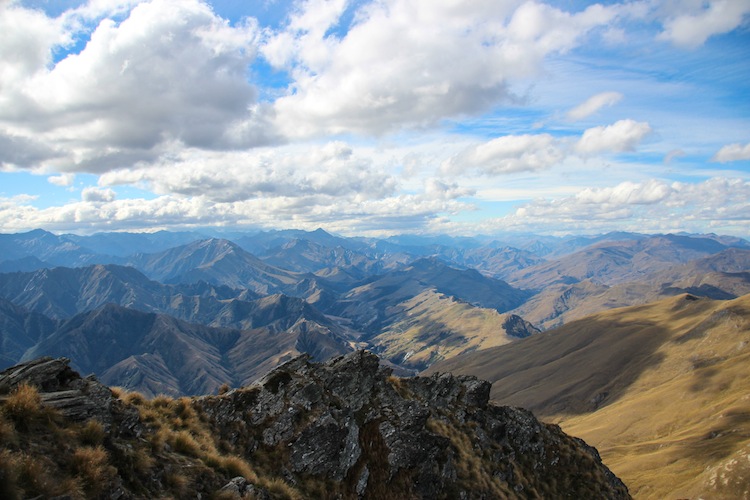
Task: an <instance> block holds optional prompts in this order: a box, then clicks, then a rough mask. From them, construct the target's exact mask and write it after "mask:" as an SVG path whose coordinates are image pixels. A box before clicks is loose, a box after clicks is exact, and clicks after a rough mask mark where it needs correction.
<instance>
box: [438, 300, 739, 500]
mask: <svg viewBox="0 0 750 500" xmlns="http://www.w3.org/2000/svg"><path fill="white" fill-rule="evenodd" d="M749 363H750V295H745V296H743V297H740V298H738V299H734V300H730V301H712V300H709V299H698V298H696V297H694V296H691V295H680V296H678V297H673V298H669V299H665V300H662V301H659V302H656V303H652V304H647V305H643V306H636V307H629V308H625V309H616V310H612V311H606V312H602V313H598V314H595V315H592V316H589V317H586V318H583V319H581V320H578V321H573V322H571V323H568V324H566V325H564V326H562V327H560V328H558V329H555V330H552V331H549V332H545V333H542V334H539V335H535V336H533V337H531V338H529V339H526V340H525V341H524V342H519V343H515V344H509V345H507V346H502V347H498V348H492V349H487V350H485V351H481V352H477V353H471V354H468V355H463V356H459V357H456V358H453V359H450V360H447V361H444V362H442V363H439V364H436V365H434V366H432V367H431V368H430V369H429V370H428V372H434V371H450V372H453V373H464V374H473V375H476V376H479V377H483V378H486V379H488V380H491V381H492V382H493V392H492V398H493V400H495V401H501V402H503V403H507V404H515V405H523V406H525V407H529V408H531V409H533V410H534V412H535V413H536V414H537V415H539V416H540V417H542V418H545V419H549V420H554V421H557V422H559V423H560V425H562V427H563V428H564V429H566V430H567V431H568V432H572V433H577V434H578V435H580V436H582V437H583V438H584V439H586V440H587V441H589V442H591V443H593V444H595V445H596V446H597V447H598V448H599V449H600V451H601V452H602V456H603V457H604V458H605V460H606V461H607V463H609V464H610V466H611V467H612V468H613V470H614V471H616V472H617V473H618V474H619V475H620V476H621V477H623V478H625V480H626V481H628V484H629V485H630V486H631V489H632V490H633V492H634V494H635V495H636V496H638V497H642V498H665V497H674V498H678V497H693V496H702V497H709V498H740V497H742V495H744V492H745V491H748V488H750V479H748V478H750V466H748V465H747V464H748V463H750V400H748V398H747V394H748V393H750V379H748V377H747V367H748V366H749Z"/></svg>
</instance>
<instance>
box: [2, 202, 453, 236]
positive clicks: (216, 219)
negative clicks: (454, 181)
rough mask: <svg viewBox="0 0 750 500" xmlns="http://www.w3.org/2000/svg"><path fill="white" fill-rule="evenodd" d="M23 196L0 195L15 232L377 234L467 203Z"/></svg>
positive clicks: (422, 222) (408, 227) (415, 226)
mask: <svg viewBox="0 0 750 500" xmlns="http://www.w3.org/2000/svg"><path fill="white" fill-rule="evenodd" d="M29 201H30V200H28V199H26V198H14V199H7V198H6V199H2V198H0V227H3V228H4V230H6V231H16V232H17V231H24V230H28V229H32V228H38V227H45V228H48V229H49V230H53V231H70V230H75V231H77V232H94V231H102V230H114V229H118V230H123V229H129V230H153V229H164V228H174V227H181V228H186V227H205V226H213V227H221V226H231V227H233V228H235V229H238V228H279V227H294V228H300V229H308V230H312V229H316V228H318V227H323V228H325V229H328V230H330V231H333V232H337V233H341V234H352V235H355V234H356V235H362V234H372V235H378V234H393V233H397V232H401V231H413V230H422V229H424V228H425V227H426V226H427V224H428V223H429V221H430V220H432V219H433V218H435V217H436V214H438V213H457V212H460V211H462V210H465V209H466V208H467V207H466V205H464V204H461V203H459V202H457V201H455V200H439V199H431V198H430V197H428V196H425V195H423V194H417V195H399V196H394V197H390V198H386V199H382V200H357V199H344V198H331V197H326V196H309V197H300V198H288V197H283V196H279V197H273V198H265V199H252V200H245V201H238V202H219V203H216V202H212V201H210V200H207V199H206V198H204V197H201V196H193V197H182V196H161V197H158V198H155V199H151V200H145V199H123V200H109V201H107V200H98V199H97V200H83V201H80V202H75V203H69V204H66V205H62V206H57V207H50V208H45V209H38V208H36V207H34V206H32V205H31V204H30V203H29Z"/></svg>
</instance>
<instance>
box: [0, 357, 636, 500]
mask: <svg viewBox="0 0 750 500" xmlns="http://www.w3.org/2000/svg"><path fill="white" fill-rule="evenodd" d="M23 382H27V383H30V384H32V385H34V386H36V387H38V388H39V391H40V393H41V400H42V404H44V405H48V406H51V407H54V408H56V409H57V411H58V412H59V413H60V414H61V415H62V417H60V418H62V419H63V420H64V421H70V422H71V425H74V424H75V425H80V423H81V422H85V421H87V420H92V419H93V420H97V421H99V422H100V423H101V424H103V425H102V427H103V428H104V429H105V432H106V437H105V438H104V440H103V446H104V447H105V448H106V449H107V450H108V451H109V453H110V456H115V457H116V456H119V455H118V453H119V454H122V452H121V450H122V449H123V448H125V449H127V448H128V447H130V448H131V449H137V447H138V446H139V443H143V442H146V441H148V440H149V433H150V432H153V429H154V428H155V427H154V424H153V422H151V423H149V422H148V421H147V419H144V417H143V415H142V414H141V413H139V410H138V408H136V406H134V405H132V404H129V403H126V402H123V401H121V400H120V399H118V398H116V397H115V396H114V395H113V394H112V393H111V392H110V391H109V390H108V389H107V388H106V387H105V386H103V385H101V384H100V383H99V382H97V381H96V380H95V379H94V378H92V377H88V378H85V379H82V378H81V377H80V376H79V375H78V374H77V373H75V372H74V371H73V370H71V369H70V368H69V367H68V360H66V359H64V358H62V359H50V358H44V359H40V360H35V361H32V362H29V363H25V364H23V365H18V366H15V367H12V368H9V369H7V370H5V371H3V372H2V373H0V394H3V393H4V394H10V393H11V392H12V391H13V389H14V388H15V387H17V386H18V385H19V384H21V383H23ZM489 392H490V384H489V383H488V382H485V381H481V380H478V379H476V378H474V377H468V376H452V375H449V374H439V375H433V376H432V377H429V378H424V377H416V378H405V379H400V378H395V377H393V376H391V371H390V369H388V368H385V367H383V366H380V364H379V360H378V358H377V356H375V355H373V354H371V353H368V352H365V351H358V352H354V353H351V354H349V355H346V356H342V357H339V358H335V359H332V360H330V361H328V362H326V363H324V364H320V363H313V362H311V361H310V359H309V357H307V356H301V357H298V358H295V359H293V360H291V361H289V362H287V363H285V364H284V365H282V366H280V367H278V368H276V369H275V370H273V371H272V372H270V373H269V374H268V375H266V376H265V377H264V378H263V379H261V380H260V381H259V382H258V383H257V384H256V385H254V386H251V387H247V388H242V389H235V390H232V391H229V392H228V393H226V394H223V395H220V396H203V397H196V398H190V399H188V398H183V400H181V401H187V402H189V405H190V407H191V408H192V411H193V412H195V414H197V415H199V416H200V422H201V425H202V426H203V427H202V428H203V429H205V430H207V432H208V433H209V434H210V436H211V439H214V440H215V442H216V443H219V444H220V446H218V447H217V449H221V450H222V452H223V453H226V454H227V456H230V455H232V456H239V457H241V458H242V459H244V460H245V461H246V462H247V463H248V464H249V465H250V467H251V468H252V469H253V471H254V472H255V473H256V474H257V476H258V477H259V478H261V479H263V480H265V481H266V484H270V483H269V481H276V482H277V484H278V482H280V481H283V482H284V483H285V484H284V488H283V489H282V488H277V489H276V490H275V491H274V490H273V489H270V492H269V491H267V490H265V489H263V488H261V487H258V488H254V487H245V486H243V487H238V486H236V485H238V484H243V485H244V484H245V482H243V479H242V478H237V477H234V476H235V475H234V474H232V471H231V470H224V469H223V468H222V467H219V466H217V467H215V469H216V470H210V471H208V472H207V466H206V464H208V465H209V466H210V464H211V463H213V462H211V463H209V461H208V460H207V459H205V458H201V456H200V453H199V452H196V451H195V450H192V451H190V450H188V451H190V452H187V451H186V452H185V456H179V457H177V458H176V454H178V453H179V452H180V450H178V449H171V448H169V447H164V449H157V450H155V451H153V453H154V458H155V459H156V460H154V461H153V462H152V463H151V464H150V468H147V469H146V470H145V471H144V469H143V468H141V469H138V468H135V467H119V466H118V463H119V461H117V460H114V459H113V465H114V466H113V469H115V471H114V472H113V473H112V474H111V475H110V476H109V478H108V482H107V483H106V487H104V488H102V491H99V492H98V494H99V496H101V497H107V498H138V497H150V496H154V495H159V494H162V493H164V492H165V491H169V492H170V494H173V495H175V496H184V497H189V498H195V497H196V493H201V494H202V495H210V496H216V495H217V494H224V495H225V496H226V495H227V494H231V495H233V496H234V497H248V498H255V497H258V498H260V497H261V496H260V495H262V496H263V497H268V496H269V495H270V497H274V496H278V497H284V496H287V497H289V496H291V497H294V496H297V497H300V498H318V497H321V496H323V497H325V496H327V497H329V498H513V497H521V498H539V497H543V498H552V497H555V498H561V497H568V498H629V495H628V490H627V488H626V487H625V485H624V484H623V483H622V481H620V480H619V479H618V478H617V477H616V476H615V475H614V474H613V473H612V472H611V471H610V470H609V469H607V467H606V466H604V465H603V464H602V462H601V459H600V457H599V454H598V453H597V451H596V450H595V449H594V448H592V447H590V446H588V445H587V444H586V443H584V442H583V441H582V440H580V439H577V438H573V437H570V436H568V435H566V434H565V433H563V432H562V431H561V430H560V428H559V427H558V426H556V425H550V424H544V423H541V422H539V421H538V420H536V419H535V418H534V416H533V415H532V414H531V413H530V412H528V411H526V410H523V409H520V408H510V407H500V406H495V405H492V404H489V402H488V398H489ZM0 400H3V398H0ZM2 404H4V403H0V405H2ZM151 418H153V417H151ZM190 432H197V431H190ZM24 439H25V438H24ZM38 448H39V449H42V448H43V447H42V446H41V445H39V446H38ZM32 449H33V447H32ZM178 458H179V459H178ZM191 461H192V462H191ZM214 462H216V463H220V461H217V460H216V459H215V460H214ZM1 465H2V464H0V466H1ZM173 467H180V468H181V469H180V470H182V471H183V472H184V471H195V472H194V473H195V474H200V476H201V477H200V480H197V479H195V478H192V479H191V478H188V483H187V484H188V487H183V488H182V489H181V490H178V491H175V490H174V488H173V486H172V485H171V484H170V481H169V478H170V477H171V476H170V472H169V470H166V469H169V468H173ZM0 473H2V471H0ZM134 474H140V476H142V477H130V476H132V475H134ZM144 476H145V477H144ZM248 479H249V478H248ZM255 480H258V478H255ZM232 481H234V482H232ZM261 482H262V481H261ZM183 486H184V485H183ZM222 486H224V488H223V489H222ZM170 488H172V489H170ZM181 494H182V495H181ZM222 498H224V497H222ZM230 498H231V496H230Z"/></svg>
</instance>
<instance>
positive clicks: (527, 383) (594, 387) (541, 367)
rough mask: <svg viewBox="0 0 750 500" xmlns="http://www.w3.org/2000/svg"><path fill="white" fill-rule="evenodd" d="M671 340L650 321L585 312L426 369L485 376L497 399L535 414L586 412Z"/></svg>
mask: <svg viewBox="0 0 750 500" xmlns="http://www.w3.org/2000/svg"><path fill="white" fill-rule="evenodd" d="M669 340H670V334H669V332H668V331H667V330H666V329H665V328H663V327H660V326H659V325H658V324H656V323H654V322H650V321H640V322H637V323H636V322H632V321H627V322H619V321H601V320H598V319H594V318H589V319H587V320H586V321H584V322H574V323H570V324H568V325H565V326H564V327H561V328H560V329H558V330H556V331H554V332H544V333H541V334H537V335H534V336H532V337H529V338H526V339H523V340H520V341H517V342H514V343H512V344H508V345H504V346H500V347H495V348H491V349H486V350H483V351H478V352H475V353H472V354H470V355H469V356H466V357H463V359H452V360H448V361H446V362H445V363H441V364H440V365H438V366H435V367H432V368H431V369H430V370H428V371H427V372H428V373H429V372H432V371H441V372H445V371H452V372H454V373H466V374H472V375H476V376H478V377H479V378H482V379H485V380H489V381H490V382H492V393H491V398H492V400H493V401H494V402H495V403H497V404H503V405H511V406H521V407H524V408H528V409H530V410H532V411H534V412H535V413H536V414H537V415H538V416H549V415H560V414H569V415H576V414H584V413H589V412H591V411H594V410H597V409H599V408H602V407H604V406H607V405H610V404H612V403H614V402H616V401H618V400H619V399H620V398H621V397H622V396H623V395H624V394H625V393H626V392H627V390H628V388H629V387H631V386H632V385H633V383H635V382H636V381H637V380H638V378H639V377H640V376H641V374H642V373H643V372H644V371H646V370H648V369H650V368H653V367H656V366H658V365H659V364H660V363H661V362H662V360H663V359H664V356H663V355H662V354H661V353H659V352H658V350H659V347H660V346H661V345H663V344H664V343H665V342H667V341H669Z"/></svg>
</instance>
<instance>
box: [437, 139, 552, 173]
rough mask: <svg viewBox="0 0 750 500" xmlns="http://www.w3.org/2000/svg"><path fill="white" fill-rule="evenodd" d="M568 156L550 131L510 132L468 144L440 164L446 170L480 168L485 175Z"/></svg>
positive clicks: (521, 169) (520, 169)
mask: <svg viewBox="0 0 750 500" xmlns="http://www.w3.org/2000/svg"><path fill="white" fill-rule="evenodd" d="M564 156H565V153H564V152H563V150H562V149H561V147H560V145H559V142H558V141H557V140H556V139H555V138H554V137H552V136H551V135H549V134H538V135H529V134H526V135H507V136H503V137H498V138H496V139H493V140H491V141H489V142H486V143H483V144H479V145H476V146H472V147H469V148H467V149H465V150H464V151H462V152H460V153H458V154H457V155H455V156H453V157H451V158H450V159H448V160H446V161H445V162H444V163H443V164H442V165H441V172H442V173H443V174H456V173H461V172H463V171H466V170H477V171H479V172H480V173H483V174H486V175H498V174H509V173H515V172H527V171H534V170H542V169H545V168H549V167H551V166H552V165H554V164H555V163H557V162H560V161H561V160H562V159H563V158H564Z"/></svg>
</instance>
